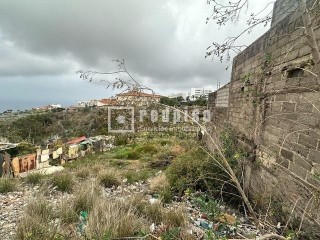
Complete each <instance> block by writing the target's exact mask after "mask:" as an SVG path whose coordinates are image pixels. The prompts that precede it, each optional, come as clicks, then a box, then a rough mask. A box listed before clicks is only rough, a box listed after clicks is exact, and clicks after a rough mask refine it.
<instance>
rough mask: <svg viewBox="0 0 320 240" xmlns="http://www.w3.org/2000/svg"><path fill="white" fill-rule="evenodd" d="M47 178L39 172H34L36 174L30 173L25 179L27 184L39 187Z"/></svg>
mask: <svg viewBox="0 0 320 240" xmlns="http://www.w3.org/2000/svg"><path fill="white" fill-rule="evenodd" d="M44 177H45V175H44V174H42V173H39V172H34V173H29V174H28V175H27V176H26V177H25V182H26V183H28V184H31V185H37V184H39V183H41V181H42V179H43V178H44Z"/></svg>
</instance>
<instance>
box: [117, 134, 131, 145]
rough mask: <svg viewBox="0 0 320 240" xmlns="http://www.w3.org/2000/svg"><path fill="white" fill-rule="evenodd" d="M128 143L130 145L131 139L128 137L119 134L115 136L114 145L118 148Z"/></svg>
mask: <svg viewBox="0 0 320 240" xmlns="http://www.w3.org/2000/svg"><path fill="white" fill-rule="evenodd" d="M128 143H129V138H128V136H127V135H122V134H119V135H116V136H115V140H114V144H115V145H116V146H122V145H127V144H128Z"/></svg>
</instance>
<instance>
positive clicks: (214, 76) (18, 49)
mask: <svg viewBox="0 0 320 240" xmlns="http://www.w3.org/2000/svg"><path fill="white" fill-rule="evenodd" d="M259 2H260V1H259ZM266 2H268V1H266ZM253 4H254V2H253ZM256 4H258V3H256ZM260 4H261V3H260ZM250 8H251V9H255V8H257V6H255V5H251V6H250ZM251 9H249V11H248V14H249V13H250V12H251V11H250V10H251ZM210 12H211V7H210V5H207V0H91V1H89V0H87V1H84V0H67V1H66V0H0V83H1V85H0V90H1V91H0V111H3V110H5V109H21V110H24V109H27V108H31V107H37V106H43V105H46V104H50V103H61V104H63V105H65V106H68V105H72V104H76V102H78V101H81V100H89V99H101V98H107V97H110V96H112V95H114V94H115V93H116V92H114V91H111V90H106V88H105V86H103V85H99V84H92V83H88V82H85V81H83V80H81V79H80V78H79V76H77V75H76V74H75V72H76V71H77V70H80V69H83V70H99V71H112V70H115V69H116V66H115V65H114V63H113V62H112V60H113V59H121V58H124V59H125V60H126V65H127V69H128V70H129V71H130V73H131V74H132V75H133V76H134V77H135V78H136V79H137V80H138V81H140V82H142V83H144V84H146V85H147V86H149V87H151V88H153V89H154V90H155V91H156V92H157V93H160V94H171V93H176V92H188V91H189V89H190V88H191V87H201V88H202V87H210V88H213V89H214V88H215V87H216V85H217V80H220V81H221V82H222V84H224V83H227V82H228V81H229V78H230V72H228V71H225V67H226V65H227V64H226V63H224V64H221V63H220V62H219V61H217V60H213V61H211V60H210V59H205V58H204V57H205V50H206V48H207V47H208V46H209V45H210V43H212V42H213V41H222V40H223V39H224V38H226V37H227V36H230V34H231V33H232V34H236V33H237V32H238V31H240V30H241V28H243V26H244V24H243V21H240V22H239V23H238V24H237V25H228V26H225V27H224V28H221V29H219V28H218V27H217V26H216V25H215V24H214V22H211V23H209V24H205V20H206V17H207V16H209V15H210ZM266 30H267V28H264V27H259V28H258V29H256V30H255V31H254V32H253V33H252V34H250V35H246V36H244V38H243V39H242V41H243V42H244V43H246V44H247V45H249V44H250V43H251V42H253V41H254V39H256V38H257V37H258V36H260V35H261V34H263V32H265V31H266Z"/></svg>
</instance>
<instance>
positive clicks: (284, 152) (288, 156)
mask: <svg viewBox="0 0 320 240" xmlns="http://www.w3.org/2000/svg"><path fill="white" fill-rule="evenodd" d="M280 155H281V156H282V157H284V158H285V159H288V160H290V161H293V152H291V151H289V150H287V149H284V148H282V149H281V152H280Z"/></svg>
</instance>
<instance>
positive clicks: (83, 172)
mask: <svg viewBox="0 0 320 240" xmlns="http://www.w3.org/2000/svg"><path fill="white" fill-rule="evenodd" d="M75 175H76V177H77V178H79V179H87V178H89V177H90V175H91V169H90V167H89V166H82V167H79V168H77V169H76V172H75Z"/></svg>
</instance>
